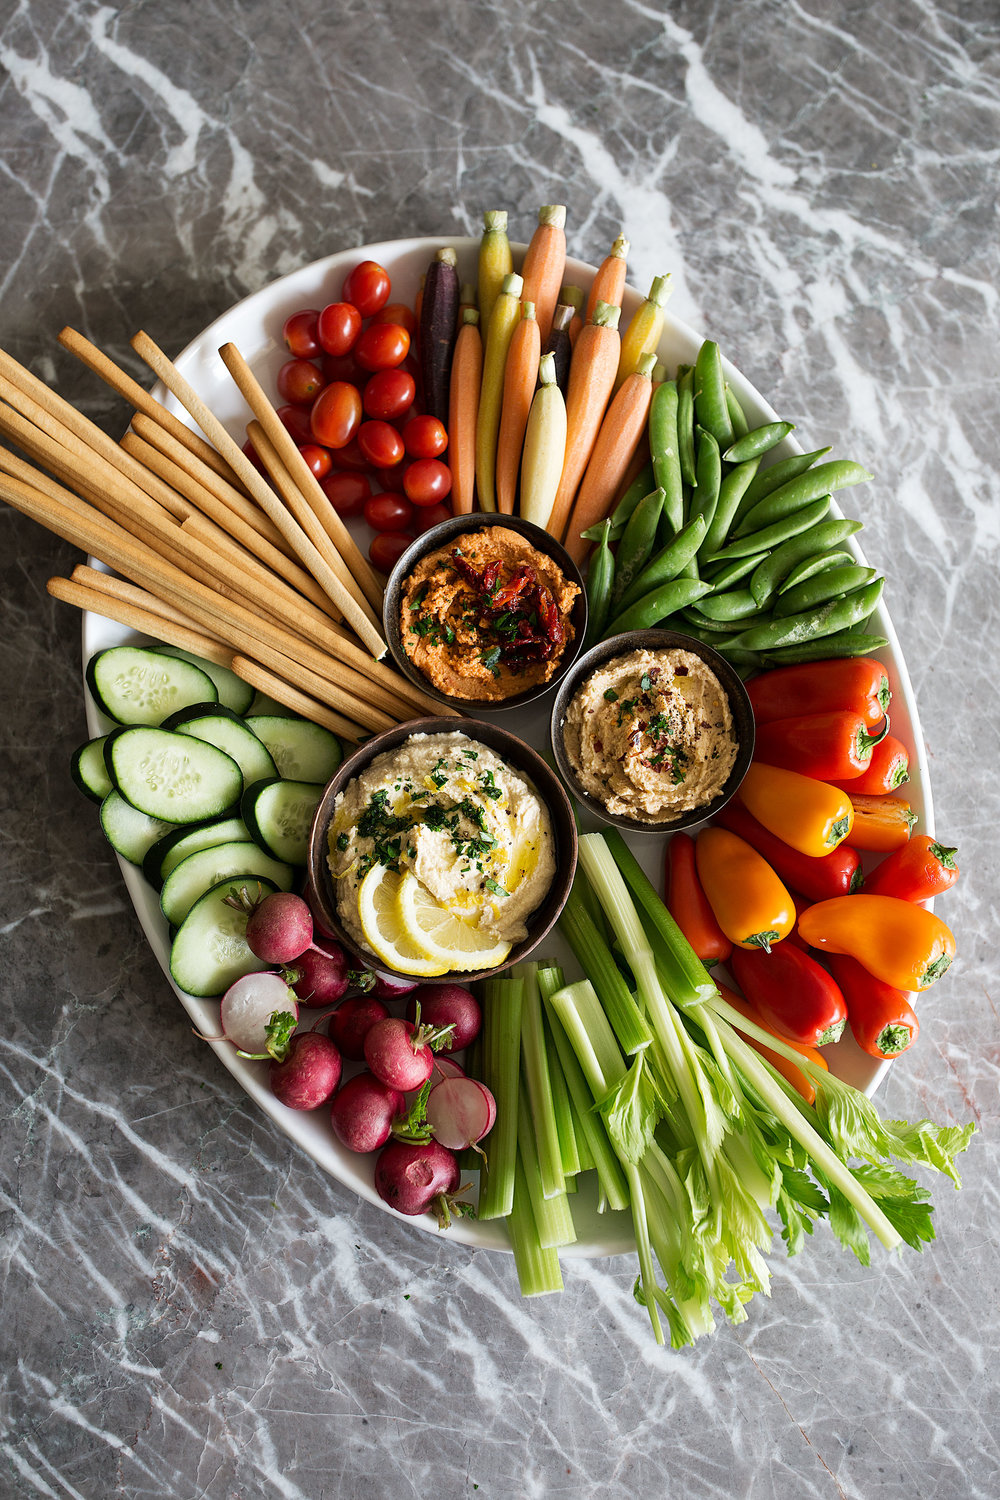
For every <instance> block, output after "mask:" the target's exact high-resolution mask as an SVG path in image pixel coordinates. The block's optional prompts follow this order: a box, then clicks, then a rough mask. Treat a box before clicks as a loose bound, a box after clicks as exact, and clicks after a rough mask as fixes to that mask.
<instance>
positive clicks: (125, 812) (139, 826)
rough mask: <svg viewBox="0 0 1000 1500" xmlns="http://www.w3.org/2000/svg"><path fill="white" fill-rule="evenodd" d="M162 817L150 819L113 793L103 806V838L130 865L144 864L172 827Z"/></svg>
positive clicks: (109, 794)
mask: <svg viewBox="0 0 1000 1500" xmlns="http://www.w3.org/2000/svg"><path fill="white" fill-rule="evenodd" d="M170 826H171V825H170V824H169V823H164V822H162V821H161V819H159V818H151V817H150V816H149V814H148V813H144V812H140V811H139V809H138V808H136V807H133V806H132V804H131V803H130V802H126V801H125V798H124V797H123V796H122V794H121V792H116V791H110V792H109V793H108V795H107V796H106V797H105V799H104V801H103V802H102V803H101V828H102V829H103V830H104V837H105V838H106V839H107V841H108V843H109V844H110V845H111V847H112V849H114V850H116V851H117V852H118V853H119V854H120V855H121V857H122V859H127V860H128V861H129V863H130V864H133V865H141V864H142V862H143V860H144V859H145V857H146V855H147V853H148V852H149V850H150V849H151V848H152V846H153V845H154V844H155V843H156V841H157V839H161V838H162V837H163V835H164V834H165V833H166V831H167V829H168V828H170Z"/></svg>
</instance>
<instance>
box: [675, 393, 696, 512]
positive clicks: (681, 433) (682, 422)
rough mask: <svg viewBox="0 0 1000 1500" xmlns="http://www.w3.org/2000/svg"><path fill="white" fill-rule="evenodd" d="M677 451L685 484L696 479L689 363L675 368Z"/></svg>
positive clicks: (691, 482)
mask: <svg viewBox="0 0 1000 1500" xmlns="http://www.w3.org/2000/svg"><path fill="white" fill-rule="evenodd" d="M677 452H678V455H679V457H680V461H681V477H682V478H683V480H684V483H685V484H688V485H693V484H694V483H695V480H696V477H697V476H696V474H695V459H694V370H693V368H692V367H691V366H690V365H685V366H684V367H683V369H681V368H678V370H677Z"/></svg>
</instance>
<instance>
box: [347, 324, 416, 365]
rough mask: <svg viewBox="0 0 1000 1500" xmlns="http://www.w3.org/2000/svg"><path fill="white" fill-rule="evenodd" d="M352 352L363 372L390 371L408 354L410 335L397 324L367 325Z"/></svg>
mask: <svg viewBox="0 0 1000 1500" xmlns="http://www.w3.org/2000/svg"><path fill="white" fill-rule="evenodd" d="M353 352H354V357H355V359H356V360H357V362H358V364H359V365H360V366H361V368H362V369H363V370H392V369H394V368H395V367H396V365H400V364H402V363H403V360H404V359H405V358H406V356H407V355H408V354H409V352H410V335H409V334H408V333H407V331H406V329H405V328H403V327H402V326H401V325H400V324H399V323H369V324H368V327H367V328H365V329H364V330H363V331H362V332H361V333H360V334H359V335H358V342H357V343H356V344H355V346H354V351H353Z"/></svg>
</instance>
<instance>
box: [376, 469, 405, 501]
mask: <svg viewBox="0 0 1000 1500" xmlns="http://www.w3.org/2000/svg"><path fill="white" fill-rule="evenodd" d="M375 478H376V479H377V480H378V483H379V487H380V489H383V490H391V491H392V493H393V494H394V495H401V494H402V493H403V465H402V464H396V466H395V468H392V469H376V470H375Z"/></svg>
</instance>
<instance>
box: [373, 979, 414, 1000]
mask: <svg viewBox="0 0 1000 1500" xmlns="http://www.w3.org/2000/svg"><path fill="white" fill-rule="evenodd" d="M374 978H375V983H374V984H373V985H372V994H373V995H375V996H377V998H378V999H379V1000H399V999H400V998H401V997H402V996H403V995H408V994H409V993H410V991H411V990H415V989H416V987H417V981H416V980H415V979H390V978H389V976H388V974H376V975H375V976H374Z"/></svg>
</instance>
